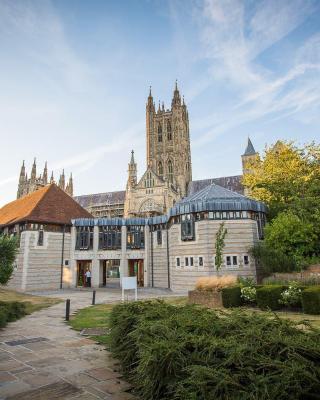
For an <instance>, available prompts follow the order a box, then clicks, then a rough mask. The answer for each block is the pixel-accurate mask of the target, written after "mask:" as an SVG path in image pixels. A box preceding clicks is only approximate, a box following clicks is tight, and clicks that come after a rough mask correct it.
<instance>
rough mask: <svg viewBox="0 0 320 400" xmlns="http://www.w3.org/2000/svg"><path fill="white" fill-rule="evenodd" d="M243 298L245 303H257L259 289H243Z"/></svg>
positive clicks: (251, 287)
mask: <svg viewBox="0 0 320 400" xmlns="http://www.w3.org/2000/svg"><path fill="white" fill-rule="evenodd" d="M241 298H242V300H243V301H244V302H245V303H251V304H252V303H255V302H256V301H257V289H256V288H255V287H253V286H244V287H242V288H241Z"/></svg>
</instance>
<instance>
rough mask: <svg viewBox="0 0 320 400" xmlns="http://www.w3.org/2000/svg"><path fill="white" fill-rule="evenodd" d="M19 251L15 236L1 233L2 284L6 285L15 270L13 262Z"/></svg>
mask: <svg viewBox="0 0 320 400" xmlns="http://www.w3.org/2000/svg"><path fill="white" fill-rule="evenodd" d="M17 251H18V241H17V239H16V238H15V237H9V236H6V235H0V284H1V285H5V284H6V283H7V282H8V281H9V279H10V277H11V275H12V272H13V263H14V260H15V258H16V255H17Z"/></svg>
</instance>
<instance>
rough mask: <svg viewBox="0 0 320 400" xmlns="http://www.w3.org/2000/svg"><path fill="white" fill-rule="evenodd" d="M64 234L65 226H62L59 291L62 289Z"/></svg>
mask: <svg viewBox="0 0 320 400" xmlns="http://www.w3.org/2000/svg"><path fill="white" fill-rule="evenodd" d="M65 232H66V225H63V231H62V249H61V270H60V289H62V282H63V262H64V236H65Z"/></svg>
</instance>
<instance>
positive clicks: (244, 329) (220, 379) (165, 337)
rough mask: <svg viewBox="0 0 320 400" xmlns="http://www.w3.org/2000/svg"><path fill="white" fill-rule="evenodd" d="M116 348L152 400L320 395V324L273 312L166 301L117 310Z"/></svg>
mask: <svg viewBox="0 0 320 400" xmlns="http://www.w3.org/2000/svg"><path fill="white" fill-rule="evenodd" d="M110 321H111V333H110V339H111V350H112V352H113V354H114V356H115V357H116V358H118V359H119V360H120V362H121V365H122V367H123V370H124V372H125V373H126V377H127V379H129V380H130V381H131V382H132V383H133V384H134V387H135V389H136V391H137V394H138V396H140V398H141V399H144V400H160V399H162V400H169V399H170V400H172V399H175V400H219V399H239V400H249V399H259V400H267V399H268V400H273V399H277V400H287V399H293V400H295V399H312V398H314V399H316V398H318V397H319V392H320V346H319V343H320V341H319V339H320V332H319V331H318V330H309V331H308V332H305V331H304V330H302V329H298V328H296V324H295V323H293V322H290V321H288V320H282V319H279V318H276V317H274V316H273V315H272V314H270V315H262V314H258V313H251V314H249V313H248V312H243V311H241V310H233V311H231V312H230V311H228V312H227V313H226V312H222V311H213V310H208V309H205V308H199V307H196V306H190V305H187V306H182V307H177V306H172V305H168V304H165V303H163V302H161V301H147V302H134V303H127V304H121V305H118V306H116V307H114V308H113V310H112V313H111V319H110Z"/></svg>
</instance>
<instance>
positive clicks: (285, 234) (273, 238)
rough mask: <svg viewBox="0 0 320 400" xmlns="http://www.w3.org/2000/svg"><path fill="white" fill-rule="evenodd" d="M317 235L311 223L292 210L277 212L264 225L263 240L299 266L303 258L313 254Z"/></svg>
mask: <svg viewBox="0 0 320 400" xmlns="http://www.w3.org/2000/svg"><path fill="white" fill-rule="evenodd" d="M317 240H318V237H317V235H316V234H315V232H314V228H313V224H312V223H310V222H308V221H305V220H302V219H301V218H300V217H299V216H298V215H295V214H294V213H293V212H292V211H287V212H282V213H280V214H278V216H277V217H276V218H274V219H273V221H272V222H271V223H270V224H268V225H267V226H266V227H265V242H266V245H267V246H268V247H269V248H272V249H274V250H276V251H279V252H280V253H282V254H284V255H286V256H288V257H290V258H293V259H294V260H295V262H296V264H297V265H298V266H299V265H300V264H301V263H302V262H303V259H305V258H306V257H310V256H312V255H313V254H315V252H316V249H317Z"/></svg>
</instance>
